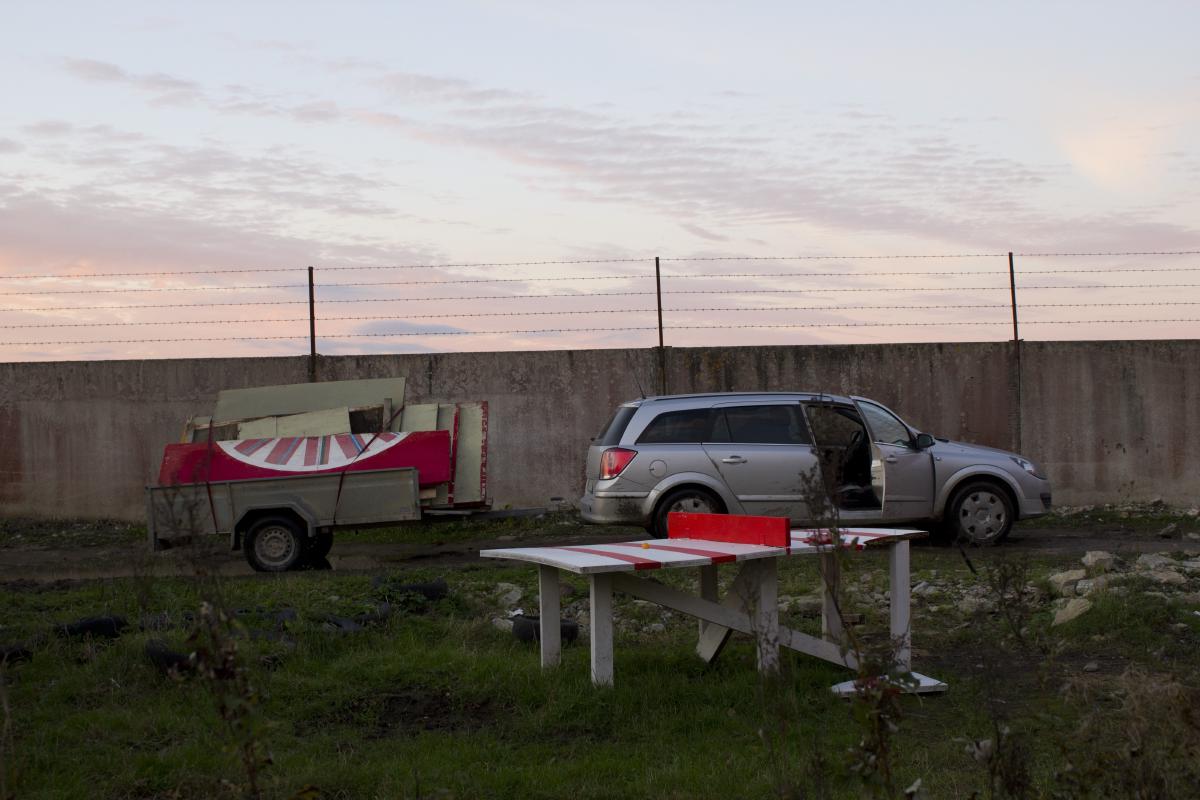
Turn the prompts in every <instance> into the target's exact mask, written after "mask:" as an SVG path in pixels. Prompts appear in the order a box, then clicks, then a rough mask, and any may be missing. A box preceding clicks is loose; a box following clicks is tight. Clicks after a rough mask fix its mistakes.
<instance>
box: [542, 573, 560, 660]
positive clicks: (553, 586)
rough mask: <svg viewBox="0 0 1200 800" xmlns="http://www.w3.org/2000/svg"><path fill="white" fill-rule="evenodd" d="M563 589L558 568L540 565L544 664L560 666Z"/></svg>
mask: <svg viewBox="0 0 1200 800" xmlns="http://www.w3.org/2000/svg"><path fill="white" fill-rule="evenodd" d="M561 598H562V589H561V587H560V584H559V581H558V568H557V567H550V566H546V565H545V564H539V565H538V615H539V617H540V620H541V621H540V622H539V625H540V627H541V630H540V631H539V634H540V637H539V638H540V640H541V644H542V666H543V667H555V666H558V660H559V654H560V652H561V651H562V599H561Z"/></svg>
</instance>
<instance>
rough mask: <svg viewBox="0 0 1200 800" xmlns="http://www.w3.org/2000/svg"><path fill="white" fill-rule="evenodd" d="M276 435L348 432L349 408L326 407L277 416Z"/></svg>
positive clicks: (324, 434)
mask: <svg viewBox="0 0 1200 800" xmlns="http://www.w3.org/2000/svg"><path fill="white" fill-rule="evenodd" d="M277 420H278V423H279V429H278V431H277V432H276V434H275V435H276V436H333V435H336V434H339V433H350V409H348V408H327V409H325V410H323V411H310V412H308V413H307V414H292V415H291V416H287V417H277Z"/></svg>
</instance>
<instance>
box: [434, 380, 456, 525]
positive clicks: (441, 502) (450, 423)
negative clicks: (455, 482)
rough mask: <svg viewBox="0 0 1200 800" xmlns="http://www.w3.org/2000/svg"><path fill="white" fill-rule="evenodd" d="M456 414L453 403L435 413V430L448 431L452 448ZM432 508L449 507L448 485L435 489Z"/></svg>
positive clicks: (439, 485) (443, 406) (443, 405)
mask: <svg viewBox="0 0 1200 800" xmlns="http://www.w3.org/2000/svg"><path fill="white" fill-rule="evenodd" d="M456 413H458V406H456V405H454V404H453V403H442V404H441V405H439V406H438V413H437V429H438V430H439V431H450V438H451V442H450V447H451V449H453V447H454V441H453V439H454V415H455V414H456ZM433 505H434V506H448V505H450V484H449V483H441V484H438V487H437V495H436V496H435V497H434V499H433Z"/></svg>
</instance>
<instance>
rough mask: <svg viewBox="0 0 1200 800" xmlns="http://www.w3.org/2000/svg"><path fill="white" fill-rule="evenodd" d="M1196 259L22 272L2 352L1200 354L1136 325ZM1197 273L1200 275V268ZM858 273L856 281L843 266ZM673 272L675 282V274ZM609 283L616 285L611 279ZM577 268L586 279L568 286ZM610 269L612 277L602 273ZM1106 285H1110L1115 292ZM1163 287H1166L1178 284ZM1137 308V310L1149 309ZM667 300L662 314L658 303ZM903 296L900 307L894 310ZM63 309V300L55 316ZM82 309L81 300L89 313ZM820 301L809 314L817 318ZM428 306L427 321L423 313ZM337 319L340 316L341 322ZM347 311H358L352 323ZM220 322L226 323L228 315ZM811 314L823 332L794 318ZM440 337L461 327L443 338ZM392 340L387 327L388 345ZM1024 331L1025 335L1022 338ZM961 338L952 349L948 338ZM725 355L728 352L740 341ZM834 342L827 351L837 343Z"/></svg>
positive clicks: (1042, 257)
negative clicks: (1056, 343) (981, 350)
mask: <svg viewBox="0 0 1200 800" xmlns="http://www.w3.org/2000/svg"><path fill="white" fill-rule="evenodd" d="M1197 255H1200V251H1191V250H1170V251H1168V250H1163V251H1128V252H1105V251H1096V252H1062V253H1053V252H1036V253H1035V252H1030V253H1013V254H1009V253H1007V252H1006V253H958V254H859V255H855V254H847V255H777V256H739V255H728V256H700V257H682V256H680V257H667V258H662V257H660V258H658V259H654V258H644V257H643V258H631V257H612V258H583V259H559V260H529V261H509V262H501V261H495V262H461V263H458V262H455V263H441V264H438V263H416V264H345V263H343V264H324V265H319V266H313V267H308V266H307V265H305V266H300V267H288V266H277V265H270V266H261V267H258V266H252V265H246V266H230V267H222V268H219V269H194V270H179V271H175V270H147V271H128V272H91V273H82V272H81V273H67V274H51V275H47V274H37V273H35V272H33V271H23V272H22V273H21V274H14V275H0V286H4V287H6V288H5V290H3V291H0V315H2V316H0V330H4V331H7V332H11V336H5V337H3V338H4V340H3V341H0V348H2V350H0V358H4V357H6V356H7V357H13V356H20V355H22V353H21V351H22V350H24V351H26V353H33V354H35V355H39V356H45V355H46V353H45V352H43V351H41V350H39V349H40V348H64V349H63V350H59V351H55V352H56V353H59V352H61V353H63V354H67V355H69V354H70V353H71V352H72V351H71V350H70V348H78V347H87V346H103V347H108V346H116V345H119V346H121V347H120V348H119V350H120V352H119V355H126V356H134V355H139V354H141V353H142V352H143V351H142V350H138V349H137V348H139V347H141V348H144V349H146V350H145V352H155V353H157V352H158V350H157V346H158V345H166V344H170V345H175V344H195V343H220V342H266V343H269V342H295V341H307V342H308V343H309V345H310V347H311V348H312V349H313V350H315V349H316V346H317V345H319V344H320V343H321V342H330V343H336V342H343V341H360V340H372V339H375V340H378V339H396V340H398V341H406V342H412V341H413V340H418V339H421V338H429V339H431V340H434V339H437V338H441V337H477V338H479V339H489V338H490V339H491V340H493V341H492V344H493V345H499V346H501V347H504V346H511V345H512V344H513V337H533V338H534V339H536V340H538V341H544V339H545V338H547V337H560V339H561V342H560V346H563V347H577V346H580V341H581V340H580V337H583V340H584V341H585V342H587V341H590V342H591V343H592V344H594V345H604V346H613V345H614V344H624V345H633V346H636V345H645V344H648V343H649V342H650V340H651V338H652V337H648V336H645V335H644V334H649V333H654V334H657V335H658V337H660V338H661V337H662V336H663V335H664V333H665V332H672V333H673V334H674V335H673V336H672V337H670V340H669V341H666V340H664V341H665V342H666V343H667V344H672V345H676V346H687V345H688V344H692V343H696V342H700V341H703V340H704V339H705V337H704V334H703V333H702V332H705V331H737V330H744V331H763V332H767V331H780V332H786V331H808V332H820V331H838V330H845V331H850V330H854V329H881V330H886V329H899V330H908V329H927V330H934V329H943V330H945V331H953V330H955V329H959V330H982V331H989V332H990V333H987V334H986V335H987V336H988V337H989V338H992V339H1002V338H1013V337H1016V336H1019V335H1020V334H1019V330H1020V329H1022V328H1031V329H1033V330H1035V331H1036V330H1037V329H1039V328H1041V329H1043V330H1048V329H1053V328H1055V327H1061V326H1093V327H1098V328H1100V329H1102V330H1101V336H1100V337H1099V338H1131V337H1133V335H1134V333H1135V332H1145V331H1147V330H1149V331H1151V332H1152V333H1153V331H1155V330H1162V329H1163V326H1168V325H1170V326H1175V328H1176V329H1177V330H1172V331H1170V333H1171V334H1172V335H1182V336H1183V337H1184V338H1194V336H1195V334H1196V330H1197V329H1196V328H1195V323H1197V322H1200V319H1195V318H1190V317H1187V316H1180V315H1170V316H1166V315H1154V314H1153V313H1152V312H1149V311H1147V313H1142V314H1138V313H1137V312H1136V311H1135V310H1137V309H1146V310H1149V309H1152V308H1155V307H1163V308H1165V307H1175V308H1182V307H1188V306H1197V305H1200V293H1196V292H1195V290H1196V289H1198V288H1200V283H1191V282H1186V279H1185V281H1183V282H1181V281H1179V280H1178V279H1177V278H1176V279H1175V280H1174V281H1172V280H1171V278H1172V276H1180V277H1183V276H1184V275H1186V274H1187V273H1196V272H1200V266H1193V265H1191V264H1188V263H1186V261H1184V262H1183V263H1180V262H1179V259H1187V258H1188V257H1192V256H1197ZM1064 258H1066V259H1076V258H1088V259H1091V262H1090V263H1084V264H1071V265H1066V266H1059V265H1057V264H1055V263H1054V259H1064ZM951 259H958V260H960V261H962V262H968V263H963V264H961V265H947V266H950V267H951V268H950V269H941V268H937V267H935V264H934V263H930V264H929V266H930V267H934V268H932V269H919V268H918V269H896V270H888V269H869V268H868V269H862V270H860V269H855V268H854V267H853V265H854V264H855V263H859V262H874V261H901V260H907V261H915V262H920V261H922V260H926V261H929V262H936V263H937V264H938V265H940V264H941V263H944V262H945V261H946V260H951ZM1120 259H1127V260H1126V261H1121V260H1120ZM1170 259H1177V260H1175V261H1171V260H1170ZM1190 260H1191V261H1192V262H1193V264H1194V263H1195V259H1190ZM743 262H745V263H749V262H778V263H786V262H797V263H798V264H799V263H811V264H813V265H814V267H815V269H813V270H811V271H808V270H806V269H803V268H798V269H793V270H790V271H757V270H753V268H751V270H749V271H748V270H745V269H744V268H739V267H737V266H732V265H736V264H739V263H743ZM1023 262H1025V263H1023ZM721 263H729V264H730V265H731V266H732V269H731V270H727V271H722V270H720V269H719V268H714V265H719V264H721ZM687 264H694V265H695V267H696V268H695V270H694V271H693V270H688V269H687V268H686V265H687ZM842 264H845V265H847V266H846V267H845V268H841V265H842ZM1010 264H1011V265H1012V267H1013V268H1012V269H1011V271H1010ZM630 265H638V266H640V269H639V270H638V271H633V270H631V269H630ZM663 265H666V267H667V268H666V269H663ZM864 266H866V265H865V264H864ZM538 268H553V271H552V272H551V273H550V274H546V273H545V271H544V270H540V269H538ZM493 269H496V270H513V271H520V272H521V273H522V274H519V275H512V274H511V273H510V274H505V275H502V276H486V275H485V276H481V275H478V274H473V273H472V271H474V270H493ZM604 269H609V270H610V271H609V272H607V273H605V272H604V271H603V270H604ZM413 270H433V271H437V274H435V275H430V276H429V277H428V279H425V278H424V277H423V276H414V277H420V278H421V279H418V280H410V279H403V280H381V281H358V280H349V281H344V280H336V279H335V280H327V278H328V277H329V276H328V275H327V273H337V274H344V273H351V272H356V271H363V272H365V271H374V272H386V271H413ZM572 270H579V271H580V272H584V273H586V274H570V272H571V271H572ZM598 271H600V272H601V274H595V273H596V272H598ZM260 273H261V274H271V275H294V276H295V277H296V278H297V279H299V280H298V282H295V283H293V282H279V283H275V282H263V283H254V282H249V283H246V282H242V283H237V282H235V283H224V282H222V281H223V280H224V279H226V278H235V279H236V277H237V276H241V275H250V274H260ZM1106 276H1110V277H1111V279H1110V280H1106V279H1105V277H1106ZM1134 276H1139V278H1144V280H1142V281H1141V282H1132V281H1131V280H1130V279H1131V278H1134ZM310 278H312V282H311V283H310ZM1164 279H1166V281H1167V282H1162V281H1163V280H1164ZM1135 280H1137V279H1135ZM1026 281H1028V282H1026ZM1076 281H1079V282H1076ZM607 282H615V283H626V284H629V286H615V287H612V289H611V290H605V289H604V288H603V284H604V283H607ZM847 283H849V284H850V285H847ZM964 284H965V285H964ZM487 286H494V287H495V289H493V290H492V291H491V292H487V290H486V289H485V292H486V293H478V292H479V288H482V287H487ZM7 287H11V289H9V288H7ZM385 287H392V288H394V289H397V290H399V291H395V292H389V296H382V297H381V296H379V294H380V293H379V292H378V291H377V290H378V289H381V288H385ZM542 287H544V289H543V288H542ZM576 287H577V288H576ZM510 288H511V291H510V290H509V289H510ZM308 292H311V293H312V296H313V302H312V304H311V310H310V313H309V314H304V315H301V314H297V313H296V311H297V310H298V309H295V308H292V307H295V306H308V305H310V300H309V299H308V297H307V293H308ZM997 292H1003V293H1004V300H1005V301H1001V300H1000V298H999V297H998V296H997V295H996V294H995V293H997ZM1028 292H1035V293H1037V294H1036V295H1034V296H1033V298H1032V299H1033V300H1034V302H1026V300H1028V299H1030V298H1029V296H1028V295H1027V294H1026V293H1028ZM1135 292H1136V293H1137V294H1133V293H1135ZM230 293H236V294H237V296H236V298H235V299H229V300H224V299H220V298H221V296H225V297H228V296H229V294H230ZM122 294H128V295H139V294H178V295H188V296H192V297H195V298H196V299H195V300H194V301H187V302H185V301H182V298H181V299H180V301H175V299H174V298H164V299H170V300H172V302H154V303H137V302H134V303H98V304H97V303H89V302H88V300H87V298H89V297H91V296H102V295H104V296H106V295H122ZM842 294H851V295H861V296H863V297H864V299H867V296H870V297H871V298H872V299H874V298H875V297H878V298H879V300H881V301H882V302H874V303H872V302H867V303H861V302H849V303H846V302H840V303H839V302H837V301H836V298H837V296H838V295H842ZM1063 295H1066V296H1065V297H1064V296H1063ZM691 296H695V297H697V298H700V297H707V296H720V297H721V300H719V301H716V302H712V301H710V302H705V301H703V300H699V299H698V300H697V301H693V302H691V303H688V302H687V301H686V299H685V298H687V297H691ZM656 297H657V299H658V302H657V303H656V302H654V299H653V298H656ZM824 297H829V299H830V301H831V302H829V303H823V304H822V303H821V302H820V300H821V299H822V298H824ZM889 297H894V298H896V301H893V302H888V298H889ZM909 297H911V298H912V302H904V301H901V298H909ZM37 298H43V299H41V301H40V303H45V304H36V305H35V303H39V301H38V299H37ZM55 298H61V299H58V300H57V302H56V300H55ZM74 298H78V299H79V302H74ZM629 298H633V299H634V300H633V302H631V304H630V306H629V307H625V306H623V305H622V303H621V299H629ZM808 298H811V299H810V301H809V302H808V303H805V302H804V300H805V299H808ZM46 299H50V303H46ZM131 299H133V298H131ZM147 299H149V298H147ZM847 299H850V298H847ZM647 300H649V301H650V302H646V301H647ZM672 300H674V302H671V301H672ZM797 300H799V301H800V302H797ZM814 301H815V302H814ZM26 303H30V304H29V305H26ZM359 304H361V305H362V306H364V309H365V307H366V306H367V305H368V304H371V307H372V310H374V309H376V308H377V309H378V312H377V313H369V314H364V313H354V312H355V309H354V306H355V305H359ZM389 304H395V308H392V309H389V308H386V306H388V305H389ZM414 304H418V305H416V306H414ZM422 305H423V306H426V307H424V308H422V307H421V306H422ZM325 309H328V310H332V311H333V313H327V312H326V311H325ZM333 309H337V310H333ZM341 309H345V311H342V313H338V311H340V310H341ZM1109 309H1128V310H1130V311H1131V314H1130V315H1129V316H1128V317H1126V318H1114V317H1113V316H1112V314H1110V313H1106V310H1109ZM211 310H215V311H216V312H217V315H216V316H214V315H213V313H212V311H211ZM276 311H278V312H279V313H276ZM346 312H349V313H346ZM875 312H886V317H883V318H881V317H880V315H879V314H876V313H875ZM796 314H803V315H807V317H808V318H807V319H795V318H794V315H796ZM773 315H774V316H773ZM778 315H791V317H790V318H789V317H786V316H785V317H782V318H781V317H780V316H778ZM553 318H564V319H566V318H571V319H580V320H582V321H584V322H585V324H584V325H580V326H577V327H532V326H531V327H512V328H506V327H496V326H488V325H487V324H486V323H482V324H481V325H480V326H479V327H474V326H475V325H477V324H479V323H477V322H472V321H479V320H487V319H529V320H531V321H534V320H547V321H549V320H550V319H553ZM589 318H591V319H594V320H595V322H600V321H601V319H605V320H606V321H607V320H610V319H611V320H613V321H614V322H624V321H625V320H626V319H627V320H628V321H629V324H616V325H607V324H591V325H589V324H586V322H587V321H589ZM442 321H444V322H448V323H449V322H457V323H458V324H447V325H438V324H436V323H438V322H442ZM431 323H434V324H433V327H430V324H431ZM639 323H640V324H639ZM551 324H553V323H551ZM535 325H536V323H535ZM212 326H224V327H227V328H229V329H230V330H229V331H228V333H229V335H215V336H207V335H198V336H195V335H189V331H192V330H194V331H196V332H200V331H202V330H203V329H204V328H211V327H212ZM281 326H282V327H281ZM150 327H153V328H160V329H162V331H163V333H164V334H169V335H162V336H153V337H147V338H124V337H121V338H107V337H105V333H106V332H108V331H114V330H116V329H128V328H150ZM312 327H315V328H316V329H317V337H318V338H317V340H316V341H315V342H314V341H312V339H311V337H310V333H309V332H310V329H311V328H312ZM385 327H386V328H387V329H382V328H385ZM289 328H290V330H289ZM55 330H63V331H67V330H71V331H75V332H78V333H75V335H74V336H67V337H55V336H53V334H52V332H53V331H55ZM89 330H91V331H94V333H95V336H94V337H90V336H89V335H88V334H87V333H86V332H87V331H89ZM1010 330H1011V331H1012V336H1009V335H1008V332H1009V331H1010ZM19 331H30V332H34V331H36V332H39V333H42V332H50V333H51V335H50V336H46V337H43V336H37V338H36V339H31V340H22V338H21V336H20V334H19V333H18V332H19ZM243 331H244V334H243ZM1178 331H1182V334H1179V333H1178ZM214 333H215V331H214ZM80 334H83V335H80ZM110 335H111V334H110ZM953 335H954V334H949V333H948V334H947V336H948V337H952V336H953ZM1154 335H1156V334H1154ZM597 336H598V337H599V338H597ZM708 338H710V339H711V338H712V337H708ZM720 341H721V342H722V343H725V342H726V339H721V340H720ZM789 341H792V340H789ZM820 341H829V339H828V337H823V338H822V339H820ZM738 343H745V344H750V343H759V342H755V341H739V342H738ZM147 348H148V349H147Z"/></svg>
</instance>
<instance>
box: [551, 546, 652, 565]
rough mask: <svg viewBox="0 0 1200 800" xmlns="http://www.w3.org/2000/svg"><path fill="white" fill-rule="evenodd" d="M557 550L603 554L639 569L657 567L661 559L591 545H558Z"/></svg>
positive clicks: (594, 554)
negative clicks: (600, 548) (598, 548)
mask: <svg viewBox="0 0 1200 800" xmlns="http://www.w3.org/2000/svg"><path fill="white" fill-rule="evenodd" d="M558 549H559V550H571V551H573V552H576V553H587V554H588V555H593V556H604V557H605V558H613V559H616V560H617V561H624V562H626V563H628V564H633V568H634V570H639V569H658V568H659V567H661V566H662V562H661V561H655V560H654V559H652V558H642V557H641V556H630V555H626V554H624V553H610V552H608V551H607V550H597V549H595V548H592V547H576V546H574V545H571V546H570V547H560V548H558Z"/></svg>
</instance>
